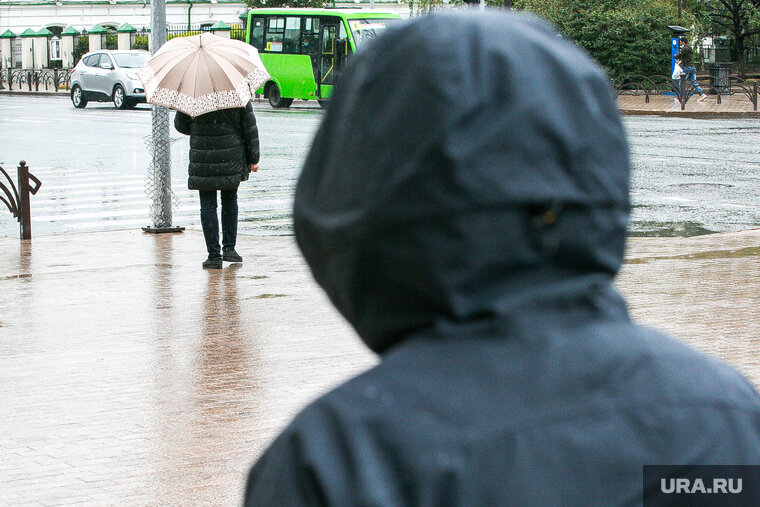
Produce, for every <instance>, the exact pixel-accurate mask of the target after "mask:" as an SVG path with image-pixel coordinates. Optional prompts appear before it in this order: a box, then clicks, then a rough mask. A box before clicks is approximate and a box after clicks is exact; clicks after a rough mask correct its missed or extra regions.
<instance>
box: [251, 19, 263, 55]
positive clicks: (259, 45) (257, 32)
mask: <svg viewBox="0 0 760 507" xmlns="http://www.w3.org/2000/svg"><path fill="white" fill-rule="evenodd" d="M251 45H252V46H253V47H255V48H256V49H258V50H259V51H263V50H264V18H253V19H252V20H251Z"/></svg>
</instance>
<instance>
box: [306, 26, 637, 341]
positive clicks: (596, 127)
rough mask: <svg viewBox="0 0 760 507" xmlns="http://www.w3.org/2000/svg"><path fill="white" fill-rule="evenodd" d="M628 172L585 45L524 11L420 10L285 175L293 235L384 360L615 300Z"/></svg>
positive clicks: (348, 74) (379, 45) (371, 57)
mask: <svg viewBox="0 0 760 507" xmlns="http://www.w3.org/2000/svg"><path fill="white" fill-rule="evenodd" d="M628 180H629V159H628V146H627V143H626V140H625V133H624V130H623V127H622V125H621V121H620V117H619V114H618V112H617V109H616V105H615V98H614V94H613V92H612V88H611V84H610V82H609V79H608V78H607V76H606V75H605V73H604V72H603V71H602V70H601V69H600V68H599V67H598V65H597V64H595V63H594V62H593V60H592V59H591V58H590V57H589V56H588V55H586V54H585V52H583V51H582V50H581V49H579V48H578V47H576V46H574V45H573V44H571V43H570V42H568V41H566V40H564V39H562V38H561V37H559V36H557V35H556V33H555V32H554V31H553V30H552V29H551V27H549V26H548V25H546V24H544V23H543V22H541V21H540V20H537V19H535V18H532V17H527V16H524V15H516V14H507V13H495V12H488V13H486V14H483V13H475V12H466V13H456V14H440V15H438V14H437V15H429V16H424V17H420V18H415V19H414V20H412V21H409V22H405V23H403V24H402V25H401V26H398V27H395V28H391V29H389V30H388V31H387V33H385V34H384V35H383V36H381V37H379V38H378V39H377V40H375V41H373V43H372V44H371V45H370V46H369V47H367V48H366V49H365V50H363V51H362V52H361V53H359V54H358V55H356V56H355V57H354V58H353V60H352V61H351V62H350V63H349V65H348V66H347V68H346V71H345V73H344V75H343V76H342V78H341V80H340V81H339V83H338V86H337V87H336V90H335V94H334V95H333V100H332V103H331V104H330V107H329V110H328V112H327V114H326V116H325V118H324V121H323V122H322V125H321V127H320V129H319V131H318V133H317V135H316V137H315V139H314V142H313V145H312V147H311V151H310V153H309V156H308V158H307V160H306V163H305V164H304V167H303V172H302V174H301V177H300V180H299V182H298V186H297V190H296V197H295V209H294V225H295V233H296V238H297V240H298V244H299V246H300V248H301V250H302V252H303V254H304V256H305V257H306V260H307V261H308V263H309V265H310V267H311V269H312V272H313V274H314V277H315V279H316V280H317V282H318V283H319V284H320V285H321V286H322V287H323V288H324V289H325V291H326V292H327V293H328V295H329V296H330V298H331V300H332V301H333V303H334V304H335V305H336V307H337V308H338V309H339V310H340V311H341V312H342V313H343V315H344V316H345V317H346V318H347V319H348V320H349V321H350V322H351V323H352V325H353V326H354V327H355V328H356V330H357V331H358V333H359V335H360V336H361V337H362V339H363V340H364V341H365V342H366V343H367V344H368V345H369V346H370V347H371V348H372V349H373V350H375V351H378V352H381V351H383V350H385V349H387V348H389V347H391V346H392V345H394V344H395V343H397V342H398V341H400V340H403V339H405V338H406V337H408V336H410V335H412V334H415V333H419V332H434V333H439V334H440V333H442V334H446V332H447V331H446V330H447V329H461V326H469V327H476V326H486V327H494V326H490V324H489V323H493V322H494V321H495V320H497V321H499V322H504V321H520V320H521V319H522V320H524V319H528V320H530V321H531V322H532V323H533V324H535V323H536V322H538V323H539V324H540V321H541V319H542V318H545V317H546V315H548V313H549V310H548V308H550V307H551V308H553V309H556V308H563V307H569V306H572V305H573V304H574V301H576V300H579V299H583V300H584V304H585V305H586V306H589V305H588V302H589V301H590V300H595V299H596V300H599V298H596V296H595V295H598V294H601V293H604V294H611V293H613V291H612V289H611V280H612V278H613V277H614V275H615V273H616V272H617V270H618V269H619V266H620V264H621V262H622V258H623V250H624V245H625V234H626V227H627V222H628V213H629V198H628ZM605 298H606V296H605ZM605 298H601V299H602V300H605V301H606V300H608V299H609V298H606V299H605ZM613 299H614V297H613ZM616 301H617V300H616ZM615 304H618V303H617V302H616V303H615ZM591 306H593V304H592V305H591ZM544 309H546V310H544ZM552 312H555V310H552Z"/></svg>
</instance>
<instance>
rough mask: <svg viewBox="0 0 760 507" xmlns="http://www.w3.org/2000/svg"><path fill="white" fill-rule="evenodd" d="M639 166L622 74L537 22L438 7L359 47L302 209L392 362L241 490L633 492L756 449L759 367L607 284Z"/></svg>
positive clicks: (263, 502) (435, 497)
mask: <svg viewBox="0 0 760 507" xmlns="http://www.w3.org/2000/svg"><path fill="white" fill-rule="evenodd" d="M399 76H400V77H402V78H398V77H399ZM628 180H629V158H628V145H627V142H626V139H625V132H624V129H623V125H622V123H621V120H620V116H619V114H618V111H617V108H616V106H615V97H614V93H613V91H612V89H611V87H610V83H609V80H608V78H607V77H606V76H605V74H604V73H603V72H602V71H601V70H600V69H599V68H598V67H597V65H595V64H594V63H593V62H592V61H591V59H590V58H589V57H588V56H587V55H586V54H584V52H583V51H581V50H580V49H578V48H577V47H575V46H573V45H572V44H571V43H570V42H568V41H567V40H565V39H561V38H558V37H556V36H555V33H554V31H553V30H551V29H550V28H549V27H547V26H546V25H544V24H543V23H541V22H539V21H538V20H534V19H532V18H526V17H523V16H518V15H509V14H504V13H495V12H489V13H487V14H476V13H462V14H449V15H429V16H423V17H419V18H414V20H413V21H410V22H407V23H406V24H402V25H400V26H398V27H396V28H389V29H388V31H387V32H386V33H385V34H384V35H382V36H380V37H378V38H377V39H376V40H374V41H372V43H371V44H370V45H369V46H368V47H367V48H365V49H363V50H362V52H360V53H358V54H357V55H355V57H354V59H353V60H352V61H351V62H350V63H349V65H348V66H347V68H346V71H345V73H344V74H343V76H342V77H341V81H339V82H338V85H337V87H336V89H335V94H334V95H333V101H332V103H331V105H330V108H329V109H328V111H327V114H326V116H325V119H324V121H323V123H322V125H321V126H320V129H319V131H318V133H317V136H316V138H315V140H314V143H313V145H312V148H311V151H310V153H309V156H308V159H307V160H306V162H305V164H304V167H303V172H302V174H301V177H300V179H299V182H298V186H297V190H296V196H295V206H294V214H293V218H294V225H295V233H296V238H297V240H298V244H299V246H300V248H301V250H302V252H303V254H304V256H305V257H306V260H307V261H308V263H309V266H310V267H311V270H312V273H313V275H314V277H315V279H316V280H317V282H318V283H319V284H320V285H321V286H322V287H323V288H324V289H325V291H326V292H327V294H328V295H329V297H330V299H331V300H332V302H333V303H334V304H335V306H336V307H337V308H338V309H339V310H340V311H341V313H342V314H343V315H344V316H345V318H346V319H347V320H348V321H349V322H350V323H351V324H352V325H353V326H354V328H355V329H356V330H357V332H358V333H359V335H360V337H361V338H362V340H364V342H365V343H366V344H367V345H368V346H369V347H370V348H372V349H373V350H375V351H376V352H378V353H379V354H380V363H379V364H378V365H377V366H376V367H374V368H372V369H370V370H369V371H367V372H365V373H363V374H362V375H359V376H358V377H356V378H354V379H352V380H350V381H348V382H347V383H345V384H343V385H342V386H340V387H338V388H336V389H334V390H333V391H332V392H330V393H328V394H326V395H325V396H323V397H321V398H320V399H318V400H317V401H315V402H314V403H312V404H311V405H310V406H308V407H307V408H305V409H304V410H303V411H302V412H301V413H300V414H299V415H298V416H296V418H295V420H294V421H293V422H292V423H291V424H290V425H289V426H288V427H287V429H285V430H284V431H283V433H282V434H281V435H280V436H279V437H278V438H277V439H276V440H275V441H274V442H273V443H272V445H271V446H270V447H269V449H268V450H267V451H266V452H265V453H264V455H263V456H262V457H261V458H260V460H259V461H258V462H257V463H256V465H255V466H254V467H253V469H252V471H251V474H250V479H249V482H248V489H247V497H246V501H247V505H249V506H275V505H276V506H302V505H347V506H349V505H350V506H354V505H363V506H370V505H371V506H431V507H433V506H435V507H437V506H442V505H447V506H467V507H474V506H505V505H522V506H534V505H535V506H543V505H563V506H565V505H567V506H574V505H582V506H586V505H636V504H640V503H641V502H642V485H643V480H642V468H643V465H645V464H675V465H692V464H721V463H723V464H757V463H758V459H759V457H760V398H759V397H758V395H757V393H756V392H755V390H754V389H753V388H752V386H751V385H750V384H749V383H748V382H747V381H746V380H745V379H744V378H743V377H742V376H741V375H739V374H738V373H737V372H736V371H734V370H733V369H732V368H730V367H728V366H727V365H725V364H722V363H720V362H718V361H716V360H714V359H712V358H709V357H707V356H705V355H704V354H701V353H699V352H696V351H694V350H692V349H691V348H689V347H687V346H685V345H684V344H683V343H680V342H678V341H675V340H672V339H670V338H668V337H666V336H664V335H662V334H660V333H658V332H656V331H654V330H651V329H647V328H644V327H641V326H638V325H636V324H635V323H634V322H632V321H631V319H630V318H629V316H628V314H627V312H626V306H625V303H624V301H623V299H622V297H621V296H620V295H619V294H618V293H617V291H616V290H615V287H614V286H613V277H614V276H615V273H616V272H617V271H618V269H619V268H620V265H621V263H622V260H623V251H624V246H625V240H626V225H627V221H628V216H629V197H628ZM650 487H659V483H657V484H654V483H648V484H647V491H649V488H650ZM716 501H717V500H716Z"/></svg>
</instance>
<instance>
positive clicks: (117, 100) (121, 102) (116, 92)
mask: <svg viewBox="0 0 760 507" xmlns="http://www.w3.org/2000/svg"><path fill="white" fill-rule="evenodd" d="M113 106H114V107H115V108H116V109H126V107H127V98H126V96H125V94H124V88H123V87H122V86H121V85H116V86H114V87H113Z"/></svg>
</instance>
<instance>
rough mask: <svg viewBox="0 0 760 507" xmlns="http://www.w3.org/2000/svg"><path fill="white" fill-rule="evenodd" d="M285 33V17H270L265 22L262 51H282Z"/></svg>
mask: <svg viewBox="0 0 760 507" xmlns="http://www.w3.org/2000/svg"><path fill="white" fill-rule="evenodd" d="M284 35H285V17H279V16H278V17H271V18H269V23H268V24H267V33H266V38H265V39H264V42H265V45H264V51H271V52H273V53H282V40H283V36H284Z"/></svg>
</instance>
